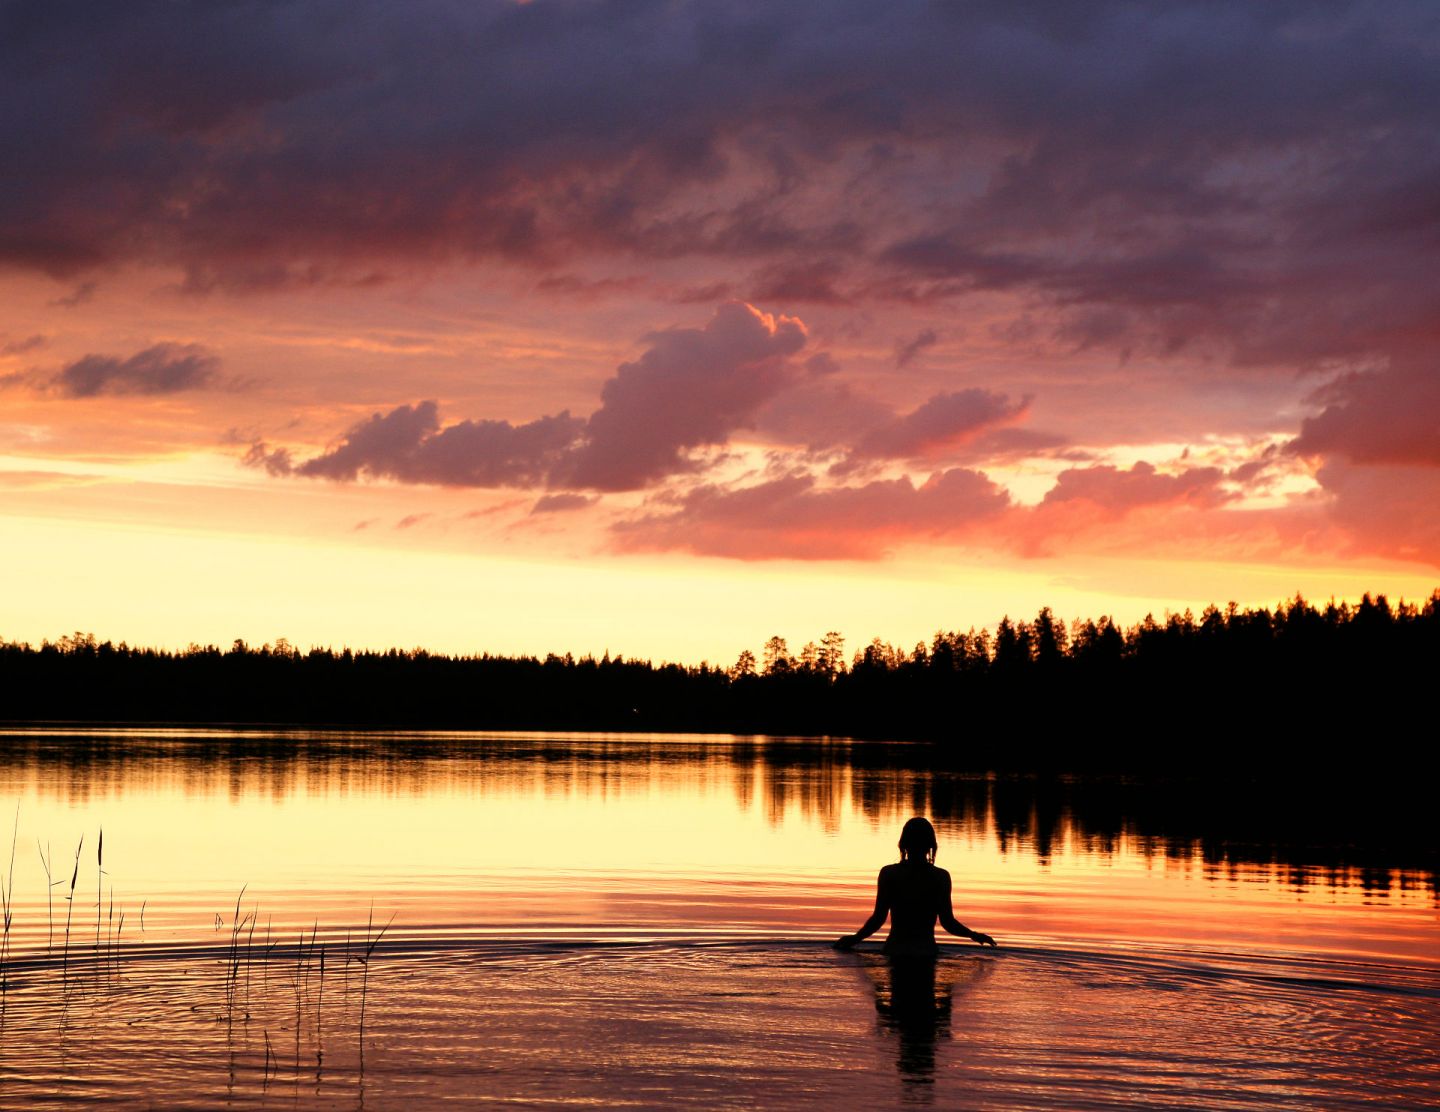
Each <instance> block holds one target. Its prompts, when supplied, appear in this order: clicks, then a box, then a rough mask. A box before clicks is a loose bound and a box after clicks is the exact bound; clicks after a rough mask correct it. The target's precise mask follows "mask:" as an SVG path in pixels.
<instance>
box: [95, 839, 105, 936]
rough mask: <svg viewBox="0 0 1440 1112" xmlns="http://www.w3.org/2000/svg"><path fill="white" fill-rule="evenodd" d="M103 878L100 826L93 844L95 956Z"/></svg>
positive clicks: (103, 847) (103, 848) (102, 848)
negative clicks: (98, 837)
mask: <svg viewBox="0 0 1440 1112" xmlns="http://www.w3.org/2000/svg"><path fill="white" fill-rule="evenodd" d="M104 879H105V828H104V827H103V826H102V827H101V828H100V841H99V842H98V843H97V845H96V846H95V956H96V957H97V958H98V957H99V956H100V885H101V882H102V881H103V880H104Z"/></svg>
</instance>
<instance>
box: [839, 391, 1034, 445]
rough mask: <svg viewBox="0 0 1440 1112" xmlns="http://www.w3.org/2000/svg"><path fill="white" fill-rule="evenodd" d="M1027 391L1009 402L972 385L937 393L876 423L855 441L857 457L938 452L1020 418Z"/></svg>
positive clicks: (1002, 397)
mask: <svg viewBox="0 0 1440 1112" xmlns="http://www.w3.org/2000/svg"><path fill="white" fill-rule="evenodd" d="M1030 401H1031V399H1030V398H1029V397H1028V396H1026V397H1024V398H1021V399H1020V400H1019V401H1016V402H1012V401H1011V400H1010V399H1009V398H1008V397H1006V396H1005V395H1004V394H997V393H994V392H992V391H990V390H982V389H977V388H972V389H969V390H959V391H956V392H954V393H950V394H936V395H935V396H934V397H932V398H931V399H930V400H929V401H927V402H925V404H923V405H921V406H920V407H918V408H917V409H915V410H913V411H911V412H910V413H906V414H904V415H903V416H899V417H895V418H893V419H892V420H889V421H887V422H885V423H884V424H881V425H878V426H876V427H875V428H873V429H871V430H870V431H869V432H867V433H866V434H865V435H864V436H863V437H861V439H860V440H859V442H858V443H857V444H856V445H855V451H854V454H855V456H856V457H858V458H861V459H905V458H910V457H915V456H924V455H931V454H938V453H940V452H942V451H943V450H945V449H946V448H952V447H955V446H956V445H959V444H963V443H965V442H966V441H968V440H972V439H974V438H975V437H976V436H978V435H979V434H980V433H982V432H984V431H987V430H989V429H993V428H995V427H996V426H999V425H1005V424H1010V423H1012V422H1014V421H1018V420H1020V419H1021V418H1022V417H1024V416H1025V413H1026V412H1027V411H1028V410H1029V408H1030Z"/></svg>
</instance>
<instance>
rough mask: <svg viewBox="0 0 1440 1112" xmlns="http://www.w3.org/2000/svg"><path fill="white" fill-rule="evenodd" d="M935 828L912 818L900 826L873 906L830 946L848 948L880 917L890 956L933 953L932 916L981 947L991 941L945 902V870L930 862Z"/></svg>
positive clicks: (867, 933) (935, 949)
mask: <svg viewBox="0 0 1440 1112" xmlns="http://www.w3.org/2000/svg"><path fill="white" fill-rule="evenodd" d="M935 849H936V846H935V828H934V827H933V826H931V825H930V823H929V821H928V820H926V819H922V818H913V819H911V820H910V821H909V822H907V823H906V824H905V827H904V829H902V830H901V831H900V860H899V861H898V862H896V863H895V864H893V865H886V866H885V867H884V868H883V869H881V870H880V879H879V880H878V881H877V882H876V885H875V910H874V911H873V912H871V914H870V918H868V919H866V920H865V923H864V925H863V926H862V927H861V928H860V929H859V930H858V931H856V932H855V933H854V934H847V935H846V936H845V937H844V938H840V939H836V941H835V946H836V948H837V949H840V950H848V949H850V947H851V946H854V945H855V943H857V942H859V941H861V940H862V939H865V938H869V937H870V936H871V935H872V934H874V933H875V932H876V931H877V930H879V929H880V925H881V924H882V923H884V922H885V916H886V915H889V916H890V935H889V937H888V938H886V939H885V947H884V949H885V953H887V954H889V955H890V956H892V957H934V956H935V955H936V954H937V953H939V952H940V948H939V947H938V946H937V945H935V921H936V920H937V919H938V920H939V921H940V925H941V926H942V927H944V928H945V929H946V930H947V931H949V932H950V933H951V934H953V935H956V936H958V937H960V938H969V939H972V940H973V941H975V942H978V943H980V945H982V946H994V945H995V940H994V939H993V938H991V937H990V936H989V935H988V934H981V933H980V932H979V931H972V930H971V929H970V928H969V927H967V926H965V924H964V923H961V922H960V921H959V920H958V919H956V918H955V912H954V910H953V909H952V908H951V906H950V874H949V873H947V872H946V871H945V870H944V869H941V868H938V867H937V866H936V864H935Z"/></svg>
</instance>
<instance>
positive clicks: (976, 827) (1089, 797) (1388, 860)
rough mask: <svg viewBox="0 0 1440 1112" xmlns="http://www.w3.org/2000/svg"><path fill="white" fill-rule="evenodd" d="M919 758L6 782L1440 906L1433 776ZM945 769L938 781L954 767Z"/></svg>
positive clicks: (179, 751)
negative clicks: (449, 797)
mask: <svg viewBox="0 0 1440 1112" xmlns="http://www.w3.org/2000/svg"><path fill="white" fill-rule="evenodd" d="M936 757H937V751H936V750H934V749H932V748H930V747H927V746H922V745H884V744H861V743H851V742H845V741H830V740H825V741H800V740H776V739H767V738H748V739H747V738H740V739H734V740H733V741H731V740H729V739H718V738H704V737H697V736H694V735H679V736H665V735H649V736H646V735H628V736H627V735H610V736H595V735H584V736H573V737H544V736H539V735H536V736H518V737H517V736H514V735H510V736H505V737H491V738H488V739H487V738H486V737H484V736H479V737H476V736H473V735H472V736H463V735H375V734H345V733H323V732H309V733H304V732H294V733H285V734H266V733H263V732H245V733H242V732H231V731H211V732H208V733H199V734H195V735H184V734H175V735H165V734H164V733H161V732H157V733H135V734H130V735H114V734H110V735H106V734H104V733H99V732H97V733H96V734H93V735H88V736H87V735H79V734H63V735H62V734H29V735H11V736H8V737H5V738H4V739H3V746H0V770H3V772H4V774H5V775H6V778H7V779H10V780H11V781H12V782H13V781H17V780H18V781H22V782H29V783H30V784H32V785H34V788H35V790H37V791H38V792H40V793H41V794H42V795H53V796H56V797H59V798H62V799H64V800H66V801H69V802H78V803H83V802H86V801H88V800H90V799H92V798H104V797H107V796H112V795H119V794H123V793H124V792H126V791H133V790H147V791H155V790H178V791H181V792H184V793H186V794H189V795H197V796H222V795H223V796H228V797H229V798H231V799H235V800H238V799H240V798H242V797H247V796H248V797H257V796H260V797H263V796H269V797H271V798H274V799H277V800H279V799H284V798H289V797H292V796H299V797H310V798H320V797H327V796H333V795H336V794H340V793H342V792H346V791H351V792H365V793H369V794H379V795H394V796H414V795H419V794H422V793H425V792H433V791H445V792H468V793H473V794H476V795H480V796H485V795H496V796H499V795H507V794H521V793H538V794H541V795H543V796H544V797H546V798H549V799H558V798H566V797H570V796H574V797H579V798H596V797H599V798H602V799H616V800H621V799H624V798H626V797H630V796H636V797H639V796H643V795H646V794H648V793H651V792H654V791H657V790H658V791H661V792H664V791H667V790H674V791H680V790H684V791H698V792H704V793H706V794H710V793H717V794H723V795H730V796H731V797H732V798H734V799H736V800H737V803H738V805H739V806H740V807H741V808H742V809H745V808H748V806H749V805H750V803H751V802H752V801H758V803H759V805H760V806H761V807H762V808H763V812H762V813H763V814H764V815H765V816H766V818H767V819H768V820H769V821H770V822H771V823H775V824H778V823H780V822H781V821H783V820H784V819H785V817H786V816H787V815H789V814H791V813H797V814H799V815H800V816H802V817H803V818H805V819H806V820H807V821H811V822H814V823H817V824H818V825H820V826H821V827H822V828H823V829H825V830H827V831H832V832H833V831H836V830H838V829H840V827H841V826H842V825H843V823H844V821H845V819H846V817H847V815H850V814H852V813H854V812H859V813H860V814H862V815H864V816H865V817H866V818H867V819H869V820H870V821H872V822H874V823H876V824H878V825H881V826H888V825H898V823H899V822H900V821H903V820H904V819H905V818H907V817H909V816H910V815H912V814H927V815H929V816H931V817H932V818H933V819H934V820H935V821H936V822H937V823H938V824H939V825H940V826H941V827H942V829H946V830H947V832H948V833H950V834H959V835H963V836H966V837H972V838H992V837H993V839H994V840H995V843H996V845H997V846H998V847H999V849H1000V851H1001V852H1002V853H1019V854H1030V855H1033V856H1034V857H1035V858H1036V859H1037V860H1038V861H1039V862H1040V863H1041V864H1042V865H1045V864H1048V863H1049V861H1050V860H1051V858H1052V857H1053V856H1054V855H1055V854H1056V853H1057V852H1059V851H1060V850H1061V849H1062V848H1063V849H1069V850H1078V851H1080V852H1084V853H1087V854H1096V855H1100V856H1109V855H1113V854H1115V853H1117V852H1119V851H1120V850H1121V849H1122V848H1123V849H1125V850H1127V851H1131V852H1139V853H1141V854H1142V855H1144V856H1147V857H1149V856H1154V857H1157V858H1161V859H1169V860H1177V861H1183V862H1187V863H1188V862H1192V861H1195V860H1196V859H1197V858H1198V860H1199V861H1201V862H1203V864H1204V867H1205V870H1206V875H1207V876H1210V877H1220V876H1224V875H1232V876H1233V875H1237V874H1238V872H1239V871H1241V870H1247V869H1249V870H1253V869H1254V868H1256V867H1260V868H1263V869H1265V870H1266V871H1267V872H1269V873H1270V874H1271V875H1273V876H1275V877H1277V878H1278V879H1280V880H1282V881H1283V882H1287V883H1291V884H1293V885H1295V886H1297V887H1298V886H1303V885H1307V884H1314V883H1329V884H1332V885H1345V886H1349V885H1360V886H1363V887H1364V888H1365V889H1367V890H1369V891H1371V892H1373V893H1376V894H1381V895H1383V894H1384V893H1386V892H1388V891H1389V890H1390V889H1391V888H1392V886H1395V887H1401V888H1425V887H1428V888H1429V889H1430V890H1431V891H1432V892H1435V893H1436V895H1437V897H1440V888H1437V881H1436V871H1435V849H1436V833H1435V830H1434V828H1433V824H1432V823H1430V822H1429V820H1428V818H1427V816H1428V815H1430V814H1431V808H1430V805H1429V803H1428V801H1427V800H1426V799H1425V798H1424V793H1425V788H1424V785H1423V783H1422V782H1421V780H1420V778H1418V777H1414V778H1410V780H1411V782H1410V783H1408V784H1407V783H1406V782H1405V781H1404V779H1403V778H1396V782H1394V783H1390V782H1387V783H1386V784H1385V786H1384V787H1383V789H1382V788H1378V787H1376V785H1375V783H1374V782H1372V781H1367V780H1366V778H1365V776H1364V775H1363V773H1361V772H1356V773H1355V774H1353V775H1351V776H1349V777H1348V778H1342V777H1331V778H1313V779H1305V778H1302V777H1299V776H1292V777H1290V778H1289V779H1282V778H1278V777H1277V776H1275V775H1274V774H1267V775H1264V776H1259V775H1256V776H1250V777H1246V776H1244V775H1240V774H1235V775H1232V776H1229V777H1215V778H1198V777H1195V778H1180V777H1174V776H1158V775H1157V776H1151V777H1146V778H1126V777H1119V776H1098V775H1097V776H1058V775H1048V776H1046V775H1031V776H1019V775H996V774H988V775H976V774H973V773H968V772H961V771H952V770H949V769H946V768H945V767H944V766H943V765H940V764H939V762H938V761H937V759H936ZM937 765H938V767H937Z"/></svg>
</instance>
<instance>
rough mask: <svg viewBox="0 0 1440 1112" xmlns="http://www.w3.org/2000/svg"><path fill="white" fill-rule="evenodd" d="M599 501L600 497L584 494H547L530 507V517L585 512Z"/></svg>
mask: <svg viewBox="0 0 1440 1112" xmlns="http://www.w3.org/2000/svg"><path fill="white" fill-rule="evenodd" d="M598 501H600V499H599V498H598V497H594V496H589V497H587V496H586V495H584V494H547V495H545V496H544V497H543V498H540V499H538V500H537V501H536V502H535V505H533V506H531V507H530V516H531V517H534V516H536V515H537V514H563V513H570V512H572V511H574V510H583V509H584V508H585V507H586V506H593V505H594V504H595V503H596V502H598Z"/></svg>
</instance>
